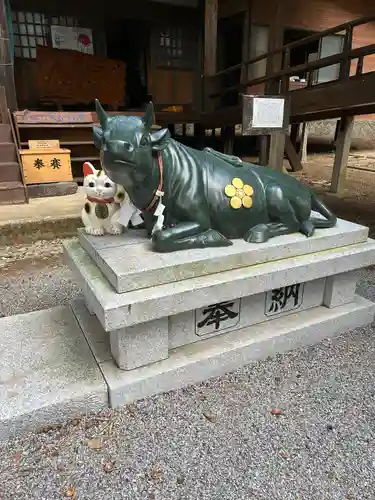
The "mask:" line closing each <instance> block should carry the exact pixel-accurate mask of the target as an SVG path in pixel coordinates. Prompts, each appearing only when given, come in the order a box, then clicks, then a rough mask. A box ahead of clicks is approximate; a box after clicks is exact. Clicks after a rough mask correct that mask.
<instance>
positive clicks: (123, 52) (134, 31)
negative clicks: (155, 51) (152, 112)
mask: <svg viewBox="0 0 375 500" xmlns="http://www.w3.org/2000/svg"><path fill="white" fill-rule="evenodd" d="M106 35H107V57H108V58H109V59H118V60H120V61H123V62H124V63H125V64H126V85H125V108H126V109H133V110H137V109H143V106H144V103H145V102H147V84H146V81H147V79H146V58H145V47H146V45H147V29H146V26H145V24H144V23H143V22H142V21H138V20H134V19H131V20H130V19H127V20H117V21H111V25H110V27H108V28H107V32H106Z"/></svg>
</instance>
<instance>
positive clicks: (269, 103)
mask: <svg viewBox="0 0 375 500" xmlns="http://www.w3.org/2000/svg"><path fill="white" fill-rule="evenodd" d="M289 117H290V99H289V97H287V96H280V95H278V96H270V95H246V94H243V95H242V135H270V134H272V133H274V132H287V131H288V128H289Z"/></svg>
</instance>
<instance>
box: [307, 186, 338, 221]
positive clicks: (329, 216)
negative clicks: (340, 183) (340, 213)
mask: <svg viewBox="0 0 375 500" xmlns="http://www.w3.org/2000/svg"><path fill="white" fill-rule="evenodd" d="M311 202H312V203H311V208H312V210H314V211H315V212H318V213H319V214H320V215H322V216H323V217H324V219H318V218H316V217H312V218H311V219H310V221H311V222H312V223H313V224H314V227H315V228H317V229H326V228H329V227H334V226H336V223H337V217H336V215H334V214H333V213H332V212H331V210H330V209H329V208H328V207H327V206H326V205H325V204H324V203H323V202H322V201H321V200H319V198H317V196H316V195H315V193H311Z"/></svg>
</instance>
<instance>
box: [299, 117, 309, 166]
mask: <svg viewBox="0 0 375 500" xmlns="http://www.w3.org/2000/svg"><path fill="white" fill-rule="evenodd" d="M308 139H309V124H308V123H307V122H304V123H303V124H302V131H301V143H300V146H299V157H300V159H301V162H302V163H306V161H307V142H308Z"/></svg>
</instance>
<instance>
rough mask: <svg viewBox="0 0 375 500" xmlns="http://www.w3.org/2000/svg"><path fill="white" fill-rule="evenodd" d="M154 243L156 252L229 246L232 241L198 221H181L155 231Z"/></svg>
mask: <svg viewBox="0 0 375 500" xmlns="http://www.w3.org/2000/svg"><path fill="white" fill-rule="evenodd" d="M152 244H153V248H154V250H155V251H156V252H174V251H175V250H187V249H189V248H205V247H227V246H230V245H232V242H231V241H229V240H228V239H227V238H225V236H223V235H222V234H221V233H219V232H218V231H215V230H214V229H206V228H202V226H200V225H199V224H198V223H196V222H181V223H179V224H177V225H176V226H174V227H169V228H167V229H163V230H160V231H155V233H154V234H153V235H152Z"/></svg>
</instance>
